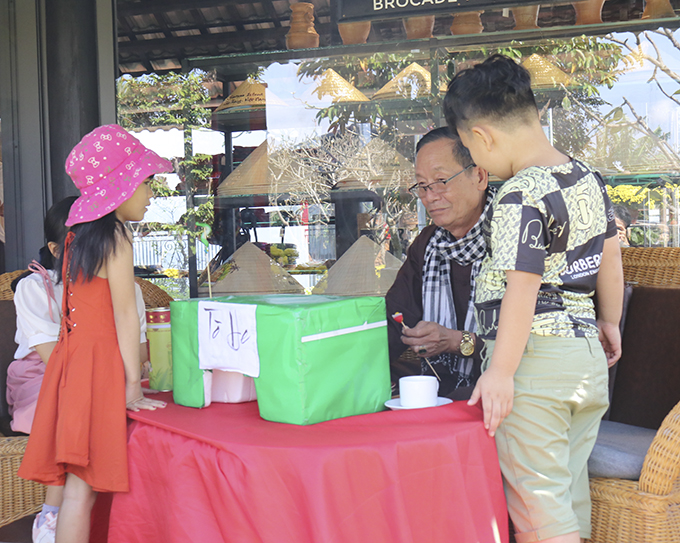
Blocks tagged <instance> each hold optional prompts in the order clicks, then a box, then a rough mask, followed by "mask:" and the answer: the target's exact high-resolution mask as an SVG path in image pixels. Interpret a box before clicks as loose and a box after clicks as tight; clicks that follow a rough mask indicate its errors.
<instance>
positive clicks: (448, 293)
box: [422, 188, 495, 387]
mask: <svg viewBox="0 0 680 543" xmlns="http://www.w3.org/2000/svg"><path fill="white" fill-rule="evenodd" d="M494 195H495V190H493V189H491V188H490V189H489V190H487V196H486V204H485V205H484V210H483V211H482V214H481V216H480V217H479V220H478V221H477V223H476V224H475V225H474V226H473V227H472V228H471V229H470V231H469V232H468V233H467V234H465V236H463V237H462V238H460V239H455V238H454V237H453V235H452V234H451V233H450V232H449V231H448V230H444V229H443V228H439V227H438V228H437V229H436V230H435V232H434V234H433V235H432V237H431V238H430V241H429V242H428V244H427V247H426V248H425V263H424V266H423V320H424V321H429V322H436V323H438V324H441V325H442V326H445V327H446V328H450V329H452V330H467V331H468V332H476V331H477V320H476V318H475V305H474V300H475V277H476V276H477V274H478V273H479V268H480V266H481V264H482V259H483V258H484V255H485V254H486V243H485V241H484V236H483V235H482V224H483V223H484V221H485V219H486V215H487V212H488V210H489V207H490V205H491V201H492V200H493V197H494ZM451 260H454V261H455V262H456V263H457V264H459V265H461V266H468V265H470V264H472V270H471V272H470V300H469V301H468V307H467V312H466V314H465V322H464V323H463V326H462V327H460V328H459V326H458V322H457V318H456V310H455V307H454V303H453V291H452V290H451V264H450V261H451ZM429 360H430V362H431V363H433V364H444V365H445V366H446V368H447V369H448V370H449V371H450V372H451V373H452V374H455V373H457V374H458V385H457V386H458V387H462V386H470V385H471V384H472V383H471V381H470V379H471V377H472V369H473V364H472V358H471V357H470V358H465V357H462V356H458V355H455V354H453V353H442V354H440V355H438V356H433V357H430V359H429ZM426 368H427V364H426V362H425V361H423V362H422V370H423V372H424V371H425V369H426Z"/></svg>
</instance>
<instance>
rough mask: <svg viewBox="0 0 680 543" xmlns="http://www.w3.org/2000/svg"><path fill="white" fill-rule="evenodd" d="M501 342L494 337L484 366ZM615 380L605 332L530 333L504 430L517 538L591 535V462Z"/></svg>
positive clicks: (501, 443) (524, 542) (520, 542)
mask: <svg viewBox="0 0 680 543" xmlns="http://www.w3.org/2000/svg"><path fill="white" fill-rule="evenodd" d="M493 348H494V342H493V341H486V352H485V353H483V356H484V363H483V369H486V367H487V366H488V363H489V361H490V360H491V353H492V352H493ZM607 381H608V371H607V360H606V357H605V355H604V351H603V350H602V346H601V345H600V342H599V341H598V339H597V338H561V337H555V336H550V337H543V336H537V335H535V334H530V337H529V341H528V343H527V347H526V349H525V351H524V355H523V356H522V361H521V363H520V365H519V368H518V369H517V372H516V373H515V396H514V401H513V407H512V411H511V412H510V414H509V415H508V416H507V417H506V418H505V419H504V420H503V422H502V423H501V425H500V426H499V428H498V430H497V432H496V446H497V448H498V456H499V461H500V465H501V472H502V473H503V483H504V486H505V495H506V498H507V501H508V511H509V512H510V518H511V519H512V522H513V524H514V525H515V530H516V534H515V537H516V539H517V543H531V542H533V541H540V540H543V539H547V538H550V537H555V536H558V535H564V534H568V533H571V532H576V531H578V532H579V534H580V536H581V537H582V538H586V539H587V538H589V537H590V532H591V524H590V510H591V505H590V490H589V485H588V465H587V464H588V457H589V456H590V452H591V451H592V449H593V445H594V444H595V438H596V437H597V431H598V429H599V426H600V419H601V418H602V415H603V414H604V413H605V411H606V410H607V406H608V388H607Z"/></svg>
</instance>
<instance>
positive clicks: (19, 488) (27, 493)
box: [0, 270, 46, 526]
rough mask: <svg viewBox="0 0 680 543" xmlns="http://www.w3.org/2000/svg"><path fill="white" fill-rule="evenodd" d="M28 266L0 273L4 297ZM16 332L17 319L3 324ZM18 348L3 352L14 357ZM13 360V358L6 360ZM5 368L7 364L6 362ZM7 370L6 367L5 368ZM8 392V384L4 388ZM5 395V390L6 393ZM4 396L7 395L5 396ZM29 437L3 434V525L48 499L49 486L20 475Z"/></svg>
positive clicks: (0, 457) (0, 471) (0, 473)
mask: <svg viewBox="0 0 680 543" xmlns="http://www.w3.org/2000/svg"><path fill="white" fill-rule="evenodd" d="M24 271H25V270H18V271H15V272H9V273H3V274H2V275H0V300H12V299H13V298H14V293H13V292H12V289H11V288H10V285H11V283H12V281H14V279H15V278H17V277H18V276H19V275H21V274H22V273H24ZM3 329H5V331H6V332H7V331H10V333H11V334H12V336H14V333H13V331H14V330H15V327H14V323H11V326H8V325H3ZM12 354H14V351H11V352H7V353H3V355H7V356H9V357H11V355H12ZM5 362H7V363H8V362H9V361H5ZM3 368H4V364H3ZM3 374H4V371H3ZM2 390H3V392H4V387H3V388H2ZM3 396H4V394H3ZM3 400H4V398H3ZM27 442H28V438H27V437H0V496H2V498H1V499H0V526H5V525H6V524H10V523H12V522H14V521H15V520H18V519H20V518H23V517H25V516H27V515H31V514H33V513H37V512H38V511H40V508H41V507H42V504H43V501H44V500H45V490H46V489H45V487H44V486H43V485H41V484H38V483H34V482H33V481H26V480H24V479H20V478H19V477H17V470H18V469H19V465H20V464H21V459H22V458H23V456H24V451H25V450H26V443H27Z"/></svg>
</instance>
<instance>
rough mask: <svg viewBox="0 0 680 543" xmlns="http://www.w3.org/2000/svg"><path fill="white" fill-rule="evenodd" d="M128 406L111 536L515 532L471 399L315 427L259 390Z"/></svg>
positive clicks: (202, 538) (280, 538) (379, 538)
mask: <svg viewBox="0 0 680 543" xmlns="http://www.w3.org/2000/svg"><path fill="white" fill-rule="evenodd" d="M164 399H170V395H169V394H168V395H166V396H165V397H164ZM130 415H131V417H132V418H133V419H135V420H134V422H132V423H131V425H130V430H129V445H128V450H129V464H130V488H131V491H130V492H129V493H127V494H116V495H115V496H114V499H113V505H112V508H111V518H110V526H109V543H135V542H139V543H142V542H143V543H154V542H158V543H173V542H177V543H188V542H200V543H213V542H214V543H218V542H219V543H221V542H223V541H224V542H234V543H250V542H262V543H305V542H309V543H363V542H366V543H369V542H370V543H425V542H427V543H439V542H441V543H443V542H446V543H451V542H456V543H468V542H469V543H473V542H475V543H476V542H484V543H487V542H507V540H508V536H507V533H508V528H507V510H506V504H505V498H504V495H503V489H502V484H501V476H500V470H499V467H498V460H497V458H496V449H495V444H494V442H493V440H492V439H490V438H489V437H488V436H487V434H486V432H485V431H484V428H483V426H482V420H481V410H479V409H478V408H476V407H475V408H471V407H468V406H467V405H466V404H465V403H463V402H454V403H453V404H450V405H447V406H443V407H437V408H431V409H422V410H410V411H388V412H381V413H375V414H371V415H362V416H357V417H348V418H344V419H338V420H334V421H329V422H325V423H321V424H316V425H313V426H294V425H287V424H278V423H272V422H267V421H264V420H262V419H261V418H260V417H259V414H258V411H257V404H256V402H250V403H246V404H213V405H211V406H210V407H209V408H207V409H203V410H196V409H192V408H187V407H180V406H177V405H175V404H173V403H170V404H169V405H168V407H167V408H166V409H163V410H159V411H155V412H150V411H145V412H140V413H131V414H130Z"/></svg>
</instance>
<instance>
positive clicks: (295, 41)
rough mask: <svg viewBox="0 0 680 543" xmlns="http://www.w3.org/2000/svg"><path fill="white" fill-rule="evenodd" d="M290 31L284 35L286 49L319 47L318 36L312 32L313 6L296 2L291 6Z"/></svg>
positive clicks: (314, 31)
mask: <svg viewBox="0 0 680 543" xmlns="http://www.w3.org/2000/svg"><path fill="white" fill-rule="evenodd" d="M290 9H291V10H292V14H291V16H290V30H289V31H288V34H286V47H287V48H288V49H311V48H312V47H319V35H318V34H317V33H316V30H314V4H310V3H308V2H298V3H297V4H291V6H290Z"/></svg>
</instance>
